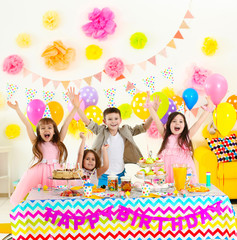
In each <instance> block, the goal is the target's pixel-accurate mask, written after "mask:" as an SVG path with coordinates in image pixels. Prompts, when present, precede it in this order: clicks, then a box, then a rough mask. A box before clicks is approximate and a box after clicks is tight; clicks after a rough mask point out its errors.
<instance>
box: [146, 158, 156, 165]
mask: <svg viewBox="0 0 237 240" xmlns="http://www.w3.org/2000/svg"><path fill="white" fill-rule="evenodd" d="M146 163H147V164H152V163H154V160H153V159H152V158H147V160H146Z"/></svg>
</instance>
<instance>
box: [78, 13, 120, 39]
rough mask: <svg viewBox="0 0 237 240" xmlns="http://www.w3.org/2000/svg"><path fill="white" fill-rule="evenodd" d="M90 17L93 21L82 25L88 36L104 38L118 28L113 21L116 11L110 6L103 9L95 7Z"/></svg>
mask: <svg viewBox="0 0 237 240" xmlns="http://www.w3.org/2000/svg"><path fill="white" fill-rule="evenodd" d="M88 18H89V20H90V21H91V22H89V23H87V24H85V25H83V26H82V30H83V31H84V32H85V34H86V35H87V36H88V37H93V38H95V39H99V40H104V39H106V37H107V35H108V34H113V33H114V31H115V28H116V26H117V25H116V23H115V22H114V21H113V19H114V13H113V12H112V11H111V10H110V9H109V8H103V9H102V10H100V9H98V8H94V10H93V12H92V13H89V15H88Z"/></svg>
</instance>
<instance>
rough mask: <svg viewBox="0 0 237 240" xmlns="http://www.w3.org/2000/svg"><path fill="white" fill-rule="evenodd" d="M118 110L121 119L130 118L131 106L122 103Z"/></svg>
mask: <svg viewBox="0 0 237 240" xmlns="http://www.w3.org/2000/svg"><path fill="white" fill-rule="evenodd" d="M118 109H119V110H120V112H121V118H122V119H128V118H130V117H131V115H132V107H131V104H128V103H124V104H121V105H120V106H119V107H118Z"/></svg>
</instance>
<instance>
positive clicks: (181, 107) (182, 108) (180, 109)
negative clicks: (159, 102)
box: [177, 103, 184, 114]
mask: <svg viewBox="0 0 237 240" xmlns="http://www.w3.org/2000/svg"><path fill="white" fill-rule="evenodd" d="M177 112H181V113H182V114H184V104H183V103H182V105H181V106H180V107H179V108H178V109H177Z"/></svg>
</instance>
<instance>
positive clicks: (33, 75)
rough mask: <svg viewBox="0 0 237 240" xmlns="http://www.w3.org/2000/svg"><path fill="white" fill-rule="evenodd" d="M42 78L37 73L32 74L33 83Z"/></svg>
mask: <svg viewBox="0 0 237 240" xmlns="http://www.w3.org/2000/svg"><path fill="white" fill-rule="evenodd" d="M38 78H40V76H39V75H38V74H36V73H32V82H35V81H36V80H37V79H38Z"/></svg>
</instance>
